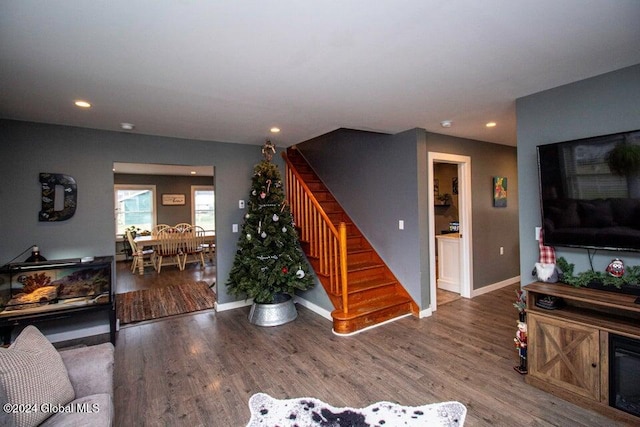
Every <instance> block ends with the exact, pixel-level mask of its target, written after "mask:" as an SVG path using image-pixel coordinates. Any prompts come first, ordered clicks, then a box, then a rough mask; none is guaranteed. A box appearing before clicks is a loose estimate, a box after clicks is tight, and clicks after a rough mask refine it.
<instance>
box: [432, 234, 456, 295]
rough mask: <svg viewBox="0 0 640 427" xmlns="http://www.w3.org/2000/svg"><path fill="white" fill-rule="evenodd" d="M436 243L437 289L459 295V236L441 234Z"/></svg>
mask: <svg viewBox="0 0 640 427" xmlns="http://www.w3.org/2000/svg"><path fill="white" fill-rule="evenodd" d="M436 240H437V242H438V281H437V283H438V287H439V288H440V289H444V290H445V291H451V292H455V293H457V294H459V293H460V234H459V233H451V234H441V235H439V236H436Z"/></svg>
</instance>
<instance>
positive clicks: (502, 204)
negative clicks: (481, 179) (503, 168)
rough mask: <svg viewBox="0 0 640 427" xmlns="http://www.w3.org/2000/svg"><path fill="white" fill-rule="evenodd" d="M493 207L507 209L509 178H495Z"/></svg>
mask: <svg viewBox="0 0 640 427" xmlns="http://www.w3.org/2000/svg"><path fill="white" fill-rule="evenodd" d="M493 206H494V207H496V208H506V207H507V178H506V177H504V176H494V177H493Z"/></svg>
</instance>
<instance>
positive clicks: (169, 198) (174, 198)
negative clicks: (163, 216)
mask: <svg viewBox="0 0 640 427" xmlns="http://www.w3.org/2000/svg"><path fill="white" fill-rule="evenodd" d="M185 203H186V197H185V195H184V194H163V195H162V204H163V205H164V206H181V205H184V204H185Z"/></svg>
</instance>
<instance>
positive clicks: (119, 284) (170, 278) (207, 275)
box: [116, 260, 216, 294]
mask: <svg viewBox="0 0 640 427" xmlns="http://www.w3.org/2000/svg"><path fill="white" fill-rule="evenodd" d="M130 267H131V261H118V262H117V263H116V293H117V294H123V293H125V292H132V291H140V290H142V289H150V288H158V287H164V286H170V285H175V284H177V283H187V282H198V281H200V280H202V281H205V282H207V283H208V284H212V283H214V282H215V281H216V267H215V265H213V264H212V263H211V262H210V261H208V260H207V262H206V265H205V266H204V268H203V267H202V266H201V265H200V264H195V263H194V264H187V265H186V267H185V269H184V271H180V270H179V269H178V267H176V266H173V265H172V266H167V267H162V270H160V274H158V273H157V272H156V271H155V270H154V269H153V267H147V268H145V270H144V274H143V275H142V276H141V275H139V274H138V272H137V270H136V272H135V273H132V272H131V268H130Z"/></svg>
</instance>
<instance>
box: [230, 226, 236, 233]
mask: <svg viewBox="0 0 640 427" xmlns="http://www.w3.org/2000/svg"><path fill="white" fill-rule="evenodd" d="M231 232H232V233H237V232H238V224H233V225H232V226H231Z"/></svg>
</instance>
